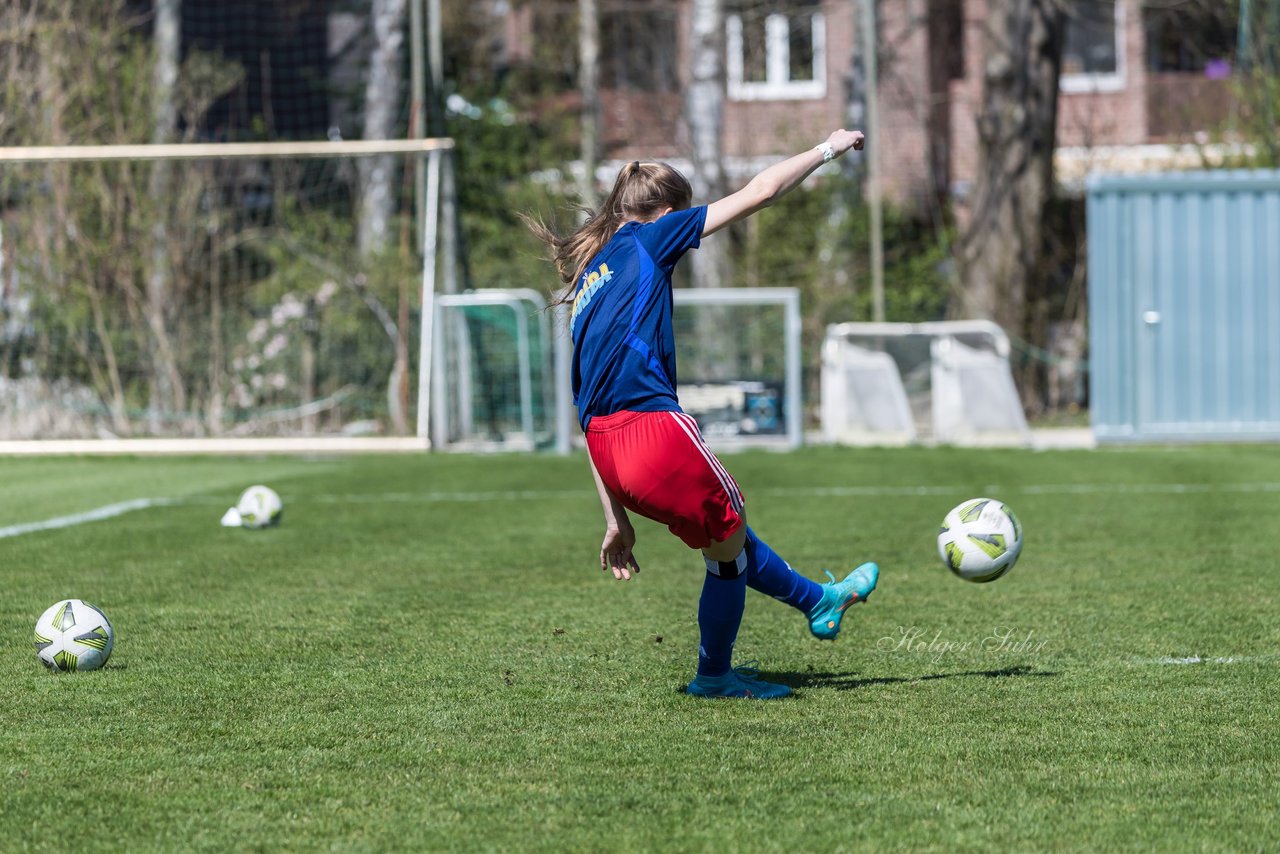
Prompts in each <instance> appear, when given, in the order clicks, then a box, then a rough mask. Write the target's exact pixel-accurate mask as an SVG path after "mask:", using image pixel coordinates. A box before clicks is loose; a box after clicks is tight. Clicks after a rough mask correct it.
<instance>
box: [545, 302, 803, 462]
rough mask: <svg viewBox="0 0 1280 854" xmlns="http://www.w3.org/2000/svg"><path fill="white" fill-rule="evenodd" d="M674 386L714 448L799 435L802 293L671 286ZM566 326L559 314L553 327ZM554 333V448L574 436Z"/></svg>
mask: <svg viewBox="0 0 1280 854" xmlns="http://www.w3.org/2000/svg"><path fill="white" fill-rule="evenodd" d="M672 293H673V315H672V322H673V326H674V328H675V340H676V363H677V366H678V371H679V376H678V377H677V383H676V393H677V395H678V396H679V399H680V406H681V408H682V409H683V410H684V411H685V412H687V413H688V414H689V415H692V416H693V417H694V419H695V420H697V422H698V427H699V429H700V430H701V432H702V435H703V437H704V438H705V439H706V440H707V442H708V443H709V444H711V445H712V446H713V447H716V448H720V449H725V450H731V449H733V448H737V447H759V446H765V447H776V448H796V447H799V446H800V444H801V443H802V442H803V439H804V436H803V414H804V413H803V410H802V405H801V389H800V382H801V379H800V334H801V323H800V294H799V291H797V290H796V289H795V288H676V289H675V290H674V291H673V292H672ZM564 326H565V324H564V319H563V313H562V312H560V313H558V314H557V321H556V327H557V329H563V328H564ZM555 337H556V353H555V362H556V376H557V380H556V385H557V389H556V400H557V404H556V409H557V428H556V429H557V438H556V442H555V446H556V448H557V449H558V450H561V451H567V450H568V449H569V447H570V446H571V443H572V441H573V438H572V437H578V438H579V439H580V435H579V431H578V430H577V415H576V412H575V410H574V408H573V404H572V402H571V401H572V394H571V391H570V389H571V377H570V361H569V350H570V349H571V345H570V344H569V342H568V340H567V334H566V335H557V336H555Z"/></svg>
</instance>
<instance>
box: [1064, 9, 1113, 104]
mask: <svg viewBox="0 0 1280 854" xmlns="http://www.w3.org/2000/svg"><path fill="white" fill-rule="evenodd" d="M1123 33H1124V7H1123V5H1121V4H1120V3H1116V2H1105V0H1081V2H1078V3H1072V4H1070V8H1069V11H1068V12H1067V32H1066V36H1065V38H1064V41H1063V47H1062V78H1061V87H1062V91H1064V92H1114V91H1116V90H1118V89H1122V88H1124V50H1123V43H1122V41H1121V37H1122V35H1123Z"/></svg>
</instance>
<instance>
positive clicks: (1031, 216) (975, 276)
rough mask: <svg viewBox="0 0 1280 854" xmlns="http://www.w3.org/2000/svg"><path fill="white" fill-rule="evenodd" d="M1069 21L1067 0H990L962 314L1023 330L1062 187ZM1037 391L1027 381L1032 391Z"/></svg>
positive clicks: (962, 247)
mask: <svg viewBox="0 0 1280 854" xmlns="http://www.w3.org/2000/svg"><path fill="white" fill-rule="evenodd" d="M1065 28H1066V13H1065V10H1064V8H1063V6H1062V5H1061V3H1060V0H988V3H987V19H986V26H985V33H984V36H985V46H986V49H985V53H984V56H985V57H986V64H985V67H984V69H983V91H982V104H981V107H980V109H979V113H978V119H977V122H978V168H977V175H976V177H975V179H974V183H973V189H972V196H971V201H970V202H969V205H968V210H967V219H963V220H962V223H963V224H962V226H961V234H960V241H959V246H958V248H957V255H958V259H957V260H958V261H959V266H960V275H961V280H962V285H963V290H962V291H961V293H960V294H959V304H958V306H956V307H955V308H954V309H953V313H958V314H960V315H961V316H963V317H974V318H984V319H989V320H994V321H995V322H996V323H998V324H999V325H1000V326H1001V327H1002V328H1003V329H1005V331H1007V332H1008V333H1009V334H1011V335H1015V336H1022V335H1024V334H1025V326H1026V320H1027V290H1028V284H1029V282H1031V281H1032V279H1033V276H1034V275H1035V274H1036V273H1037V270H1038V267H1039V265H1040V260H1041V257H1042V252H1043V246H1044V225H1045V211H1046V206H1047V204H1048V202H1049V201H1050V200H1051V198H1052V196H1053V191H1054V187H1053V149H1054V136H1055V130H1056V124H1057V117H1058V74H1059V70H1060V68H1061V65H1062V46H1063V36H1064V33H1065ZM957 309H958V311H957ZM1033 392H1034V389H1030V388H1027V387H1026V386H1024V388H1023V393H1024V395H1026V396H1029V395H1031V394H1032V393H1033Z"/></svg>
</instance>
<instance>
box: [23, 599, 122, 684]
mask: <svg viewBox="0 0 1280 854" xmlns="http://www.w3.org/2000/svg"><path fill="white" fill-rule="evenodd" d="M115 637H116V636H115V632H114V631H112V629H111V622H110V621H109V620H108V619H107V615H106V614H104V613H102V611H101V610H99V609H98V608H97V607H96V606H94V605H90V604H89V603H88V602H83V601H81V600H79V599H63V600H62V601H61V602H54V603H53V604H52V605H50V606H49V609H48V610H47V611H45V612H44V613H43V614H41V615H40V619H38V620H36V657H37V658H39V659H40V662H41V663H42V664H44V665H45V666H46V667H48V668H50V669H52V670H70V671H74V670H97V669H98V668H99V667H101V666H102V665H104V664H106V663H107V659H108V658H110V657H111V647H112V645H113V644H114V643H115Z"/></svg>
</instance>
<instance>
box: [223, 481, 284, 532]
mask: <svg viewBox="0 0 1280 854" xmlns="http://www.w3.org/2000/svg"><path fill="white" fill-rule="evenodd" d="M232 509H233V510H234V511H235V513H234V514H233V513H231V511H227V515H228V516H233V515H234V516H235V517H237V518H238V519H239V523H240V526H241V527H244V528H268V527H270V526H272V525H276V524H279V522H280V516H281V515H282V514H283V513H284V502H282V501H281V500H280V496H279V495H277V494H276V491H275V490H274V489H272V488H271V487H269V486H263V485H261V484H257V485H254V486H251V487H249V488H248V489H246V490H245V491H244V493H243V494H242V495H241V496H240V500H239V501H237V502H236V506H235V507H234V508H232ZM223 524H226V520H225V517H224V522H223Z"/></svg>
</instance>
